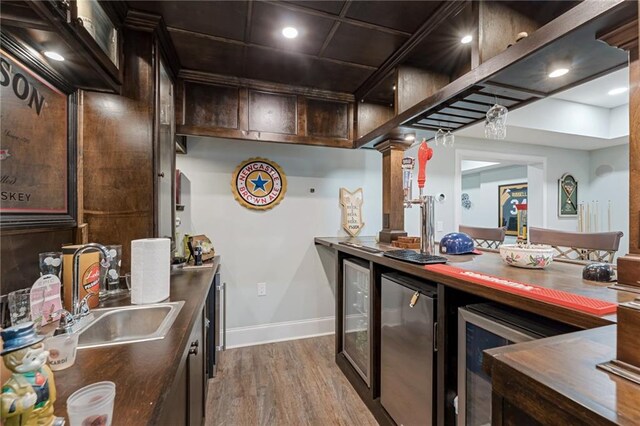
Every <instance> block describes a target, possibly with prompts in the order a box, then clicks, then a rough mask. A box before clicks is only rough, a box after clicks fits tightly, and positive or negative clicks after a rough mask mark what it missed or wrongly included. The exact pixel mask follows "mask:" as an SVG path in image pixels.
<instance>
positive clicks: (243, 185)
mask: <svg viewBox="0 0 640 426" xmlns="http://www.w3.org/2000/svg"><path fill="white" fill-rule="evenodd" d="M231 189H232V191H233V195H234V197H235V199H236V200H237V201H238V202H239V203H240V204H241V205H243V206H245V207H246V208H248V209H256V210H268V209H271V208H273V207H275V206H276V205H277V204H278V203H279V202H280V201H282V199H283V198H284V193H285V192H286V191H287V177H286V176H285V175H284V172H283V171H282V169H281V168H280V166H278V165H277V164H276V163H275V162H273V161H270V160H267V159H266V158H250V159H248V160H247V161H244V162H242V163H240V165H238V167H236V170H235V171H234V172H233V179H232V180H231Z"/></svg>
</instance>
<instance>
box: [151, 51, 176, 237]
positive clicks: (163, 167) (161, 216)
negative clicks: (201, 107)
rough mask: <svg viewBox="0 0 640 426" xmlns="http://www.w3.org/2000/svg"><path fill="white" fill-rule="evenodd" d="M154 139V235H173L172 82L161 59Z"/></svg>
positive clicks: (173, 144) (173, 120) (173, 145)
mask: <svg viewBox="0 0 640 426" xmlns="http://www.w3.org/2000/svg"><path fill="white" fill-rule="evenodd" d="M157 114H158V117H157V123H158V142H157V148H158V150H157V154H156V188H157V200H156V204H157V206H156V208H157V216H156V217H157V226H156V232H157V236H158V237H167V238H171V239H173V238H174V219H173V216H174V208H175V207H174V201H175V197H174V187H175V154H176V149H175V142H174V134H175V118H174V104H173V83H172V81H171V78H170V77H169V74H168V73H167V69H166V67H165V65H164V61H163V60H162V59H161V60H160V71H159V79H158V108H157Z"/></svg>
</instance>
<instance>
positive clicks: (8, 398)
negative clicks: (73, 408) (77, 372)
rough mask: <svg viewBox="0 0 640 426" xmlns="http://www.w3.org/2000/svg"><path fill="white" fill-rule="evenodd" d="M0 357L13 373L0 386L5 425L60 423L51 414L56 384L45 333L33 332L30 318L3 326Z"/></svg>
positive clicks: (56, 425) (61, 422) (0, 408)
mask: <svg viewBox="0 0 640 426" xmlns="http://www.w3.org/2000/svg"><path fill="white" fill-rule="evenodd" d="M0 334H1V335H2V340H3V342H4V348H3V350H2V353H0V355H2V361H3V362H4V365H5V366H6V367H7V368H8V369H9V370H10V371H11V372H12V373H13V374H12V375H11V378H9V380H7V382H6V383H4V385H3V386H2V396H1V406H0V415H1V416H0V417H2V422H3V424H4V425H5V426H14V425H15V426H36V425H38V426H62V425H64V423H65V421H64V419H63V418H61V417H56V416H55V415H54V414H53V403H54V402H55V400H56V386H55V382H54V379H53V373H52V372H51V369H49V366H48V365H47V357H48V355H49V353H48V352H47V351H45V350H44V344H43V343H42V340H43V339H44V336H41V335H38V334H36V331H35V327H34V325H33V322H26V323H22V324H18V325H15V326H13V327H9V328H5V329H4V330H2V332H1V333H0Z"/></svg>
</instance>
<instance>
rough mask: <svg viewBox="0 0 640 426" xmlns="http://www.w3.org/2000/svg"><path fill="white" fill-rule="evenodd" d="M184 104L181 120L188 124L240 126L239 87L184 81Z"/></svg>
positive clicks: (226, 127) (233, 127)
mask: <svg viewBox="0 0 640 426" xmlns="http://www.w3.org/2000/svg"><path fill="white" fill-rule="evenodd" d="M184 105H185V106H184V118H183V120H181V121H182V122H184V124H186V125H191V126H207V127H219V128H223V129H238V128H239V118H238V109H239V105H240V94H239V89H238V88H237V87H228V86H226V87H225V86H214V85H210V84H202V83H192V82H189V81H187V82H184ZM179 122H180V121H179Z"/></svg>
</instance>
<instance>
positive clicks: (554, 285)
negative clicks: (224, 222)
mask: <svg viewBox="0 0 640 426" xmlns="http://www.w3.org/2000/svg"><path fill="white" fill-rule="evenodd" d="M344 241H350V242H353V243H357V244H361V245H364V246H367V247H373V248H377V249H379V250H383V251H385V250H392V249H397V248H396V247H393V246H390V245H387V244H380V243H377V242H376V240H375V238H374V237H363V238H346V237H343V238H340V237H337V238H336V237H331V238H321V237H318V238H315V243H316V244H317V245H322V246H326V247H329V248H332V249H335V250H338V251H340V252H343V253H346V254H349V255H352V256H356V257H360V258H363V259H366V260H369V261H371V262H374V263H377V264H380V265H383V266H386V267H388V268H391V269H394V270H397V271H400V272H404V273H406V274H410V275H413V276H416V277H419V278H423V279H427V280H431V281H435V282H438V283H441V284H444V285H446V286H449V287H453V288H456V289H458V290H460V291H464V292H467V293H471V294H474V295H477V296H481V297H483V298H486V299H488V300H492V301H495V302H500V303H504V304H506V305H510V306H513V307H515V308H519V309H523V310H527V311H530V312H533V313H537V314H540V315H542V316H545V317H547V318H552V319H555V320H558V321H561V322H564V323H566V324H571V325H574V326H577V327H580V328H593V327H598V326H603V325H610V324H613V323H615V322H616V315H615V314H611V315H604V316H597V315H593V314H589V313H585V312H581V311H577V310H574V309H571V308H567V307H563V306H558V305H554V304H552V303H549V302H543V301H538V300H533V299H529V298H525V297H523V296H519V295H517V294H513V293H507V292H504V291H500V290H496V289H492V288H488V287H484V286H481V285H478V284H474V283H471V282H468V281H465V280H461V279H459V278H453V277H449V276H446V275H443V274H439V273H437V272H435V271H430V270H428V269H426V268H425V267H424V266H421V265H415V264H411V263H407V262H402V261H399V260H395V259H391V258H388V257H384V256H383V255H382V254H381V253H369V252H366V251H364V250H360V249H358V248H354V247H350V246H346V245H343V244H340V242H344ZM447 258H448V259H449V263H448V264H449V265H452V266H455V267H458V268H461V269H464V270H468V271H473V272H479V273H483V274H489V275H493V276H497V277H501V278H506V279H509V280H514V281H520V282H523V283H528V284H534V285H537V286H542V287H547V288H551V289H556V290H562V291H565V292H568V293H571V294H576V295H582V296H587V297H591V298H593V299H599V300H604V301H609V302H615V303H624V302H628V301H631V300H633V299H635V298H636V296H637V295H636V294H634V293H629V292H624V291H618V290H613V289H610V288H607V287H608V285H609V284H607V283H595V282H591V281H586V280H583V279H582V268H583V265H579V264H574V263H570V262H560V261H556V262H553V263H551V265H549V266H548V267H547V268H545V269H543V270H540V269H522V268H516V267H513V266H509V265H507V264H505V263H504V262H503V260H502V258H501V257H500V255H499V254H498V253H495V252H491V251H484V252H482V254H481V255H461V256H447Z"/></svg>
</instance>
